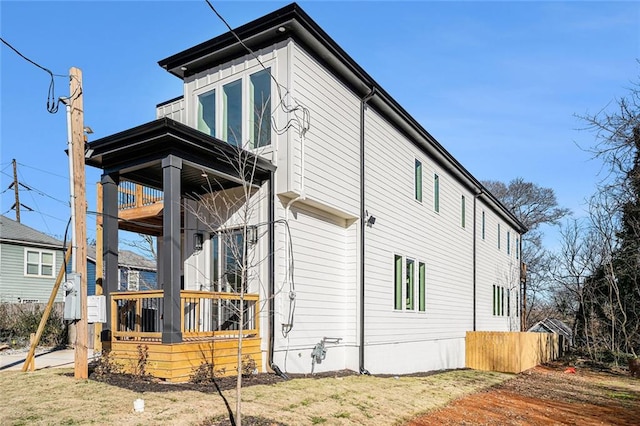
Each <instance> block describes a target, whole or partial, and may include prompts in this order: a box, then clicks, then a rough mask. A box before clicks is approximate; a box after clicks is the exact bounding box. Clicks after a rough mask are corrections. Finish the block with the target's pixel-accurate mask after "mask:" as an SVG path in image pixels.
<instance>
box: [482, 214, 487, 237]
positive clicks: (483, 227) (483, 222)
mask: <svg viewBox="0 0 640 426" xmlns="http://www.w3.org/2000/svg"><path fill="white" fill-rule="evenodd" d="M485 224H486V222H485V217H484V210H483V211H482V239H483V240H484V231H485Z"/></svg>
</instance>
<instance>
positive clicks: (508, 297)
mask: <svg viewBox="0 0 640 426" xmlns="http://www.w3.org/2000/svg"><path fill="white" fill-rule="evenodd" d="M507 316H508V317H510V316H511V290H509V289H507Z"/></svg>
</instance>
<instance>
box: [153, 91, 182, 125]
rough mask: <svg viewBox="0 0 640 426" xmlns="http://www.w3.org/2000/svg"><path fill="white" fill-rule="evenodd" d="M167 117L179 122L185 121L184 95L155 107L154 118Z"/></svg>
mask: <svg viewBox="0 0 640 426" xmlns="http://www.w3.org/2000/svg"><path fill="white" fill-rule="evenodd" d="M163 117H168V118H170V119H172V120H175V121H177V122H179V123H186V121H185V120H186V117H185V112H184V97H182V98H180V99H176V100H174V101H172V102H169V103H165V104H161V105H158V106H157V107H156V118H163Z"/></svg>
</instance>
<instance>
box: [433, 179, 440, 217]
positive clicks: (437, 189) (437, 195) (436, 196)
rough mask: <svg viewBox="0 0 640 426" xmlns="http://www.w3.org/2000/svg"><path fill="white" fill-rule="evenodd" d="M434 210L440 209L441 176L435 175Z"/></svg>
mask: <svg viewBox="0 0 640 426" xmlns="http://www.w3.org/2000/svg"><path fill="white" fill-rule="evenodd" d="M433 210H434V211H435V212H436V213H438V212H439V211H440V176H438V175H433Z"/></svg>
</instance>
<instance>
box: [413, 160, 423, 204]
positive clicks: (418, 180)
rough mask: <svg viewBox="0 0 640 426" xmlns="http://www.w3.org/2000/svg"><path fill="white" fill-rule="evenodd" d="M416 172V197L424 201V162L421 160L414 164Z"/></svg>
mask: <svg viewBox="0 0 640 426" xmlns="http://www.w3.org/2000/svg"><path fill="white" fill-rule="evenodd" d="M414 172H415V178H414V180H415V197H416V200H418V201H422V163H421V162H420V161H419V160H416V161H415V164H414Z"/></svg>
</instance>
